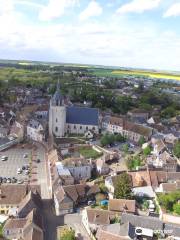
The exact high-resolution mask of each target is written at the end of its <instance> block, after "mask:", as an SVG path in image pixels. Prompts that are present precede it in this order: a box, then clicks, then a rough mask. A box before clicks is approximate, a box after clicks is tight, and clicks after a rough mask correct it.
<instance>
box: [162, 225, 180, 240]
mask: <svg viewBox="0 0 180 240" xmlns="http://www.w3.org/2000/svg"><path fill="white" fill-rule="evenodd" d="M164 231H165V232H166V233H167V235H170V236H175V237H180V225H178V226H176V225H174V224H166V223H165V224H164Z"/></svg>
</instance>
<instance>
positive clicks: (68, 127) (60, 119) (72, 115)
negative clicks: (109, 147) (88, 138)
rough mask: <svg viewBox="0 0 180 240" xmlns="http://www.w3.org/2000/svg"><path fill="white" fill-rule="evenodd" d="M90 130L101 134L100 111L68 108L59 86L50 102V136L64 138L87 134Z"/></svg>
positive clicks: (85, 108)
mask: <svg viewBox="0 0 180 240" xmlns="http://www.w3.org/2000/svg"><path fill="white" fill-rule="evenodd" d="M88 130H92V131H93V132H94V133H98V132H99V111H98V109H95V108H87V107H75V106H66V104H65V99H64V97H63V96H62V95H61V93H60V87H59V84H58V86H57V91H56V92H55V94H54V96H53V97H52V99H51V101H50V109H49V135H50V136H52V135H54V136H55V137H64V136H65V134H66V133H68V134H85V133H86V132H87V131H88Z"/></svg>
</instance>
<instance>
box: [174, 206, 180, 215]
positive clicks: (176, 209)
mask: <svg viewBox="0 0 180 240" xmlns="http://www.w3.org/2000/svg"><path fill="white" fill-rule="evenodd" d="M173 211H174V212H175V213H176V214H178V215H180V203H176V204H174V205H173Z"/></svg>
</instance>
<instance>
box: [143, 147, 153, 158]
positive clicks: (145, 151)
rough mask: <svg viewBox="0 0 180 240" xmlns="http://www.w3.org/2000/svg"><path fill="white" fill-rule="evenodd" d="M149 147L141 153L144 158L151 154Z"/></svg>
mask: <svg viewBox="0 0 180 240" xmlns="http://www.w3.org/2000/svg"><path fill="white" fill-rule="evenodd" d="M151 150H152V149H151V147H150V146H147V147H146V148H144V149H143V153H144V155H145V156H148V155H150V154H151Z"/></svg>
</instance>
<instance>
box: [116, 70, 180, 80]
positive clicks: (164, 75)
mask: <svg viewBox="0 0 180 240" xmlns="http://www.w3.org/2000/svg"><path fill="white" fill-rule="evenodd" d="M112 74H113V75H114V74H116V75H135V76H145V77H146V76H147V77H151V78H160V79H171V80H180V75H173V74H168V73H158V72H146V71H124V70H115V71H112Z"/></svg>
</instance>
